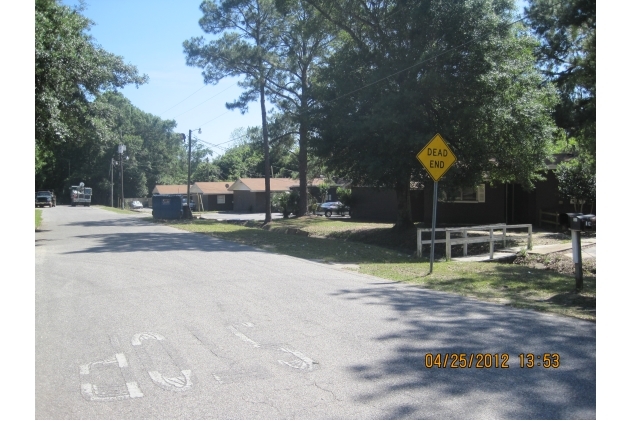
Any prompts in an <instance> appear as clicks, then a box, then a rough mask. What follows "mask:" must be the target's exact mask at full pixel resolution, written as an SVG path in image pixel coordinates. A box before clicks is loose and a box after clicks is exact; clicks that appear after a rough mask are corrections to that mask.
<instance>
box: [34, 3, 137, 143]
mask: <svg viewBox="0 0 631 421" xmlns="http://www.w3.org/2000/svg"><path fill="white" fill-rule="evenodd" d="M80 12H81V9H80V8H79V9H71V8H70V7H68V6H64V5H62V4H61V3H60V2H59V1H58V0H36V1H35V141H36V143H37V145H38V148H40V150H50V148H51V147H52V145H56V144H59V143H62V142H76V139H78V138H79V135H80V134H82V133H81V132H82V127H83V126H84V125H85V124H86V120H88V119H89V117H88V114H89V105H90V102H91V101H92V100H93V99H94V98H95V97H96V96H98V95H99V94H101V93H102V92H104V91H108V90H115V89H117V88H122V87H123V86H126V85H128V84H135V85H136V86H138V85H140V84H143V83H145V82H147V80H148V77H147V76H146V75H142V76H141V75H139V74H138V71H137V69H136V67H134V66H132V65H129V64H125V63H124V62H123V58H122V57H119V56H116V55H114V54H112V53H109V52H107V51H105V50H103V49H102V48H101V47H99V46H98V45H97V44H96V43H95V42H94V40H93V39H92V37H91V36H90V35H88V33H87V31H89V29H90V27H91V26H92V24H93V23H92V22H91V21H90V20H89V19H87V18H86V17H84V16H83V15H81V13H80Z"/></svg>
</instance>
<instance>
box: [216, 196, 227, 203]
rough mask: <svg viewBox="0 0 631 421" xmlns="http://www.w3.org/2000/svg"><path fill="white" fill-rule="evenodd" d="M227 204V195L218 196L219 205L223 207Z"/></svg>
mask: <svg viewBox="0 0 631 421" xmlns="http://www.w3.org/2000/svg"><path fill="white" fill-rule="evenodd" d="M225 203H226V195H225V194H218V195H217V204H218V205H223V204H225Z"/></svg>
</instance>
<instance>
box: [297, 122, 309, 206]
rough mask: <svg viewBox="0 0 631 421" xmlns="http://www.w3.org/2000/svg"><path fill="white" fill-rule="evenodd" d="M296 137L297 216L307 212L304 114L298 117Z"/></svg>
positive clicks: (305, 127)
mask: <svg viewBox="0 0 631 421" xmlns="http://www.w3.org/2000/svg"><path fill="white" fill-rule="evenodd" d="M299 132H300V133H299V139H298V174H299V179H300V199H299V200H300V201H299V202H298V216H303V215H306V214H307V204H308V200H307V199H308V197H307V196H308V193H307V144H308V143H309V140H308V139H307V136H308V135H309V134H308V132H307V122H306V118H305V117H304V114H302V115H301V117H300V128H299Z"/></svg>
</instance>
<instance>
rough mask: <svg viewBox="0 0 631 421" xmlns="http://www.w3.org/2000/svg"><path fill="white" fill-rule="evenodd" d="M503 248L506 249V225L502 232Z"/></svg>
mask: <svg viewBox="0 0 631 421" xmlns="http://www.w3.org/2000/svg"><path fill="white" fill-rule="evenodd" d="M502 247H504V248H506V225H504V229H503V230H502Z"/></svg>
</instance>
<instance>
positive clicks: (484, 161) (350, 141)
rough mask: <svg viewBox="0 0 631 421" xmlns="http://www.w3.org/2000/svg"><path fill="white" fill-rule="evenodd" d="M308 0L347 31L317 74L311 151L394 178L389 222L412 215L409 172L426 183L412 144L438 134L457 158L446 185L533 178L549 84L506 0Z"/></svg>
mask: <svg viewBox="0 0 631 421" xmlns="http://www.w3.org/2000/svg"><path fill="white" fill-rule="evenodd" d="M306 1H308V2H309V3H310V4H313V5H314V7H315V8H316V9H317V10H319V11H320V13H322V14H323V15H324V16H326V17H327V18H328V19H330V20H331V21H332V22H333V23H335V24H336V25H337V26H338V27H339V28H340V29H341V30H343V31H344V34H345V36H344V38H343V41H344V44H343V46H342V47H341V48H339V49H338V50H337V51H336V53H335V54H334V56H333V57H332V58H331V59H330V60H329V66H328V68H327V69H325V70H323V71H322V72H321V74H320V75H319V78H318V97H319V99H320V104H321V106H320V113H319V115H318V117H319V118H318V119H317V125H316V128H317V134H318V137H317V139H314V141H313V142H312V143H313V147H314V150H315V151H316V153H317V154H318V155H320V156H322V157H325V158H326V160H327V165H328V167H329V168H330V169H331V170H333V171H335V172H336V173H338V174H339V175H341V176H344V177H345V178H347V179H352V180H353V182H354V183H356V184H367V185H373V186H376V187H390V188H394V190H395V191H396V193H397V207H398V218H397V223H396V224H395V228H396V229H405V228H408V227H412V226H413V223H412V218H411V208H410V183H411V181H415V180H416V181H420V182H423V183H425V184H426V185H431V180H430V179H429V177H428V175H427V174H426V173H425V171H424V170H423V169H422V167H421V165H420V164H419V163H418V161H417V159H416V154H417V153H418V152H419V151H420V150H421V149H422V147H423V146H424V145H425V144H426V143H427V142H428V141H429V140H430V139H431V138H432V137H433V136H434V135H435V134H436V133H440V134H441V135H442V136H443V137H444V138H445V139H446V140H447V142H448V143H449V145H450V147H451V148H452V149H453V151H454V152H455V154H456V156H457V157H458V163H457V164H456V165H455V166H454V167H452V169H450V170H449V172H448V173H447V174H446V176H445V177H443V179H442V180H441V183H443V185H444V186H446V185H450V184H451V185H457V186H470V185H475V184H477V183H479V182H481V181H482V179H483V177H485V176H486V177H489V178H490V179H491V180H492V181H494V182H508V181H514V182H520V183H523V184H524V185H525V186H526V187H528V186H532V185H533V180H535V179H537V177H538V175H537V174H538V171H539V170H540V169H543V168H544V162H545V158H546V156H547V153H548V149H549V148H548V146H549V144H550V140H551V137H552V133H553V130H554V126H553V124H552V121H551V118H550V117H549V113H550V110H551V109H552V107H553V106H554V104H555V95H554V92H553V90H552V89H551V88H549V87H547V86H546V85H545V83H544V81H543V80H542V77H541V76H540V74H539V72H538V71H537V69H536V67H535V60H534V56H533V54H532V51H533V50H534V48H535V47H536V45H537V43H536V41H535V40H534V39H533V38H532V37H530V36H528V35H527V34H526V31H525V28H524V27H523V26H521V25H519V24H511V22H512V19H513V16H514V9H513V7H514V6H513V2H512V1H510V0H500V1H491V0H473V1H467V2H461V1H452V2H445V1H438V0H427V1H422V2H409V1H395V0H384V1H374V2H370V3H366V2H363V1H354V0H349V1H344V2H337V1H333V0H306Z"/></svg>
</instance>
